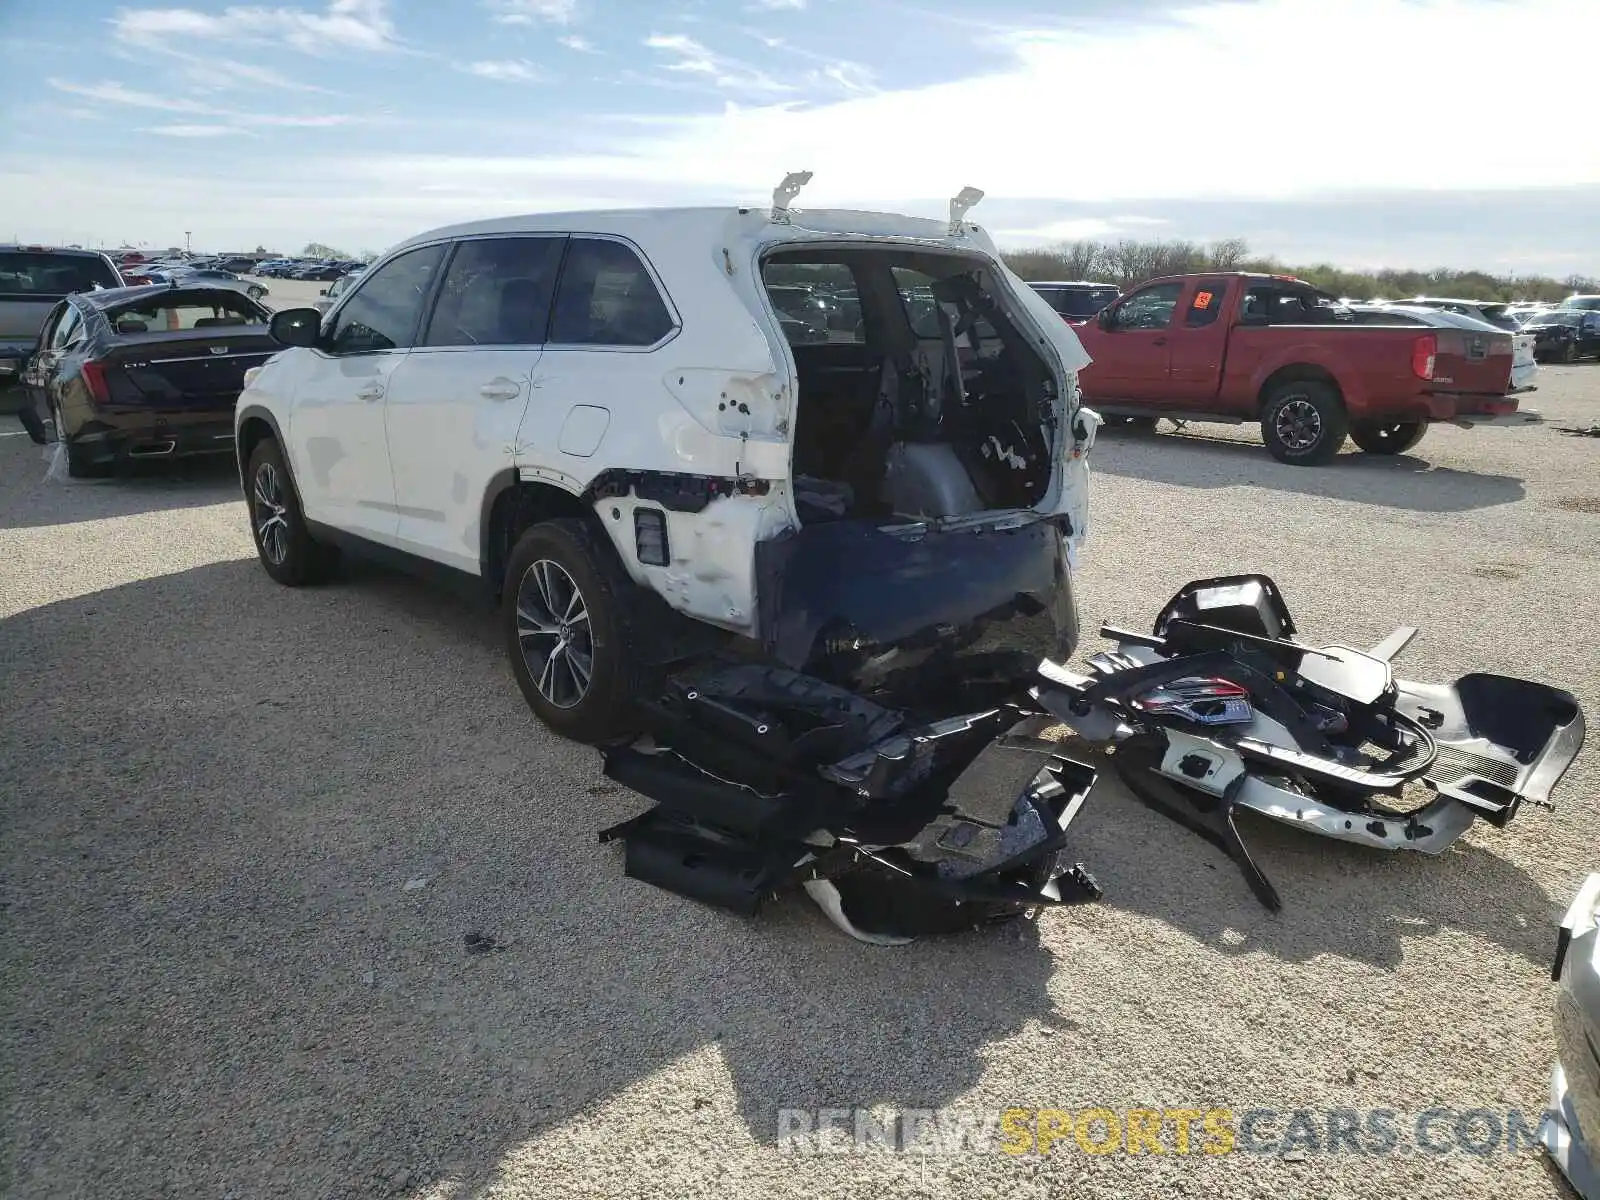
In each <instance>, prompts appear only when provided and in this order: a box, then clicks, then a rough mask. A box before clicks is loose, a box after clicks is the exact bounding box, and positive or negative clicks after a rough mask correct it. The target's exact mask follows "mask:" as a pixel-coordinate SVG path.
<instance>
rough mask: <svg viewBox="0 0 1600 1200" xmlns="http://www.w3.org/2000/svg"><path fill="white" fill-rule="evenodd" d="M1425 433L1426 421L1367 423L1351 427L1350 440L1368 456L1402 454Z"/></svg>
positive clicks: (1426, 428)
mask: <svg viewBox="0 0 1600 1200" xmlns="http://www.w3.org/2000/svg"><path fill="white" fill-rule="evenodd" d="M1427 432H1428V423H1427V422H1426V421H1390V422H1387V423H1384V422H1369V423H1364V424H1360V425H1354V426H1352V427H1351V429H1350V439H1351V441H1353V442H1355V444H1356V445H1358V446H1360V447H1361V448H1362V449H1363V450H1365V451H1366V452H1367V453H1368V454H1404V453H1405V452H1406V451H1407V450H1409V449H1411V448H1412V447H1413V446H1415V445H1416V444H1417V443H1418V442H1420V441H1421V440H1422V435H1423V434H1425V433H1427Z"/></svg>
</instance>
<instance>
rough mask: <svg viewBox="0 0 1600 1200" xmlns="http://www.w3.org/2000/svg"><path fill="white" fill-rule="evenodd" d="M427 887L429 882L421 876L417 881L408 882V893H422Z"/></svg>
mask: <svg viewBox="0 0 1600 1200" xmlns="http://www.w3.org/2000/svg"><path fill="white" fill-rule="evenodd" d="M427 886H428V881H427V880H426V879H424V878H423V877H422V876H420V875H419V876H417V877H416V878H415V879H408V880H406V891H408V892H416V891H421V890H422V889H423V888H425V887H427Z"/></svg>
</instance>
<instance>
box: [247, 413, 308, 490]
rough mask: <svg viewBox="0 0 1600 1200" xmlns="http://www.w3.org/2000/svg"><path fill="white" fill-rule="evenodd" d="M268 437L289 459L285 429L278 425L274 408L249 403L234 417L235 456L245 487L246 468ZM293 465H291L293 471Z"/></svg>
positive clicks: (286, 459) (285, 459)
mask: <svg viewBox="0 0 1600 1200" xmlns="http://www.w3.org/2000/svg"><path fill="white" fill-rule="evenodd" d="M267 438H271V439H272V440H273V441H275V442H277V443H278V448H279V449H280V450H281V451H282V452H283V458H284V461H285V462H288V461H289V445H288V443H287V442H285V441H284V438H283V430H282V429H281V428H280V427H279V425H278V418H277V417H275V416H274V415H273V414H272V410H271V409H268V408H264V407H263V406H261V405H259V404H248V405H246V406H245V407H243V408H241V409H240V410H239V412H238V414H237V415H236V416H235V417H234V422H233V456H234V460H235V462H236V463H237V464H238V467H239V486H240V487H241V488H243V487H245V486H246V485H245V478H244V474H245V469H246V468H247V467H249V465H250V456H251V455H252V454H254V453H255V450H256V447H257V446H259V445H260V444H261V443H262V442H263V441H265V440H266V439H267ZM293 470H294V468H293V466H291V467H290V471H291V473H292V472H293Z"/></svg>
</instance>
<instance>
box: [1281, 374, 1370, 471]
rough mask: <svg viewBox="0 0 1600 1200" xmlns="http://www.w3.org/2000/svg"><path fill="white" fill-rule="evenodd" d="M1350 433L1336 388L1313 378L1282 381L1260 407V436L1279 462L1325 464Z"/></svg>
mask: <svg viewBox="0 0 1600 1200" xmlns="http://www.w3.org/2000/svg"><path fill="white" fill-rule="evenodd" d="M1349 432H1350V416H1349V414H1348V413H1346V412H1345V409H1344V400H1343V399H1342V398H1341V397H1340V395H1339V393H1338V391H1337V389H1335V388H1334V387H1332V386H1331V385H1329V384H1326V383H1319V382H1318V381H1317V380H1314V379H1294V380H1290V381H1289V382H1288V383H1280V384H1279V385H1278V386H1277V387H1275V388H1273V389H1272V391H1271V392H1269V393H1268V394H1267V399H1266V403H1265V404H1263V405H1262V406H1261V438H1262V440H1263V441H1264V442H1266V444H1267V450H1268V452H1269V453H1271V455H1272V457H1273V458H1275V459H1277V460H1278V461H1279V462H1285V463H1290V464H1292V465H1294V466H1297V467H1320V466H1324V465H1326V464H1328V463H1330V462H1332V461H1333V459H1334V456H1335V455H1337V454H1338V453H1339V448H1340V447H1341V446H1343V445H1344V440H1345V438H1346V436H1348V434H1349Z"/></svg>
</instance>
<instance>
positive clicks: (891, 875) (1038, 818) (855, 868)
mask: <svg viewBox="0 0 1600 1200" xmlns="http://www.w3.org/2000/svg"><path fill="white" fill-rule="evenodd" d="M648 709H649V714H650V725H651V729H652V737H651V739H650V740H649V741H648V742H647V743H636V744H635V745H633V746H629V747H622V748H614V749H611V750H609V751H607V752H606V756H605V757H606V764H605V771H606V775H607V776H608V777H609V778H611V779H614V780H616V781H617V782H619V783H622V784H624V785H626V786H627V787H629V788H631V789H633V790H635V791H638V792H641V793H642V794H644V795H646V796H648V797H650V798H651V799H652V800H654V801H655V806H654V807H653V808H651V809H649V810H647V811H646V812H644V813H641V814H640V815H638V816H636V817H633V818H631V819H630V820H628V821H625V822H623V823H622V824H620V825H616V826H613V827H612V828H610V829H607V830H604V831H602V833H601V834H600V840H601V841H603V842H605V841H611V840H614V839H620V840H622V841H623V843H624V845H625V847H626V850H625V857H624V864H625V865H624V870H625V872H626V874H627V875H628V876H629V877H630V878H634V879H639V880H642V881H645V882H648V883H653V884H655V885H657V886H659V887H662V888H665V889H667V890H669V891H672V892H676V893H678V894H680V895H683V896H687V897H690V898H692V899H696V900H700V901H702V902H704V903H708V904H712V905H716V906H718V907H721V908H727V909H730V910H732V911H734V912H738V913H742V914H745V915H753V914H755V913H756V912H758V911H759V909H760V908H761V906H762V904H763V902H764V901H765V900H766V899H767V898H768V897H769V896H771V895H772V894H773V893H775V892H777V891H780V890H782V889H784V888H786V887H790V886H794V885H797V884H799V885H804V886H805V888H806V890H807V891H808V892H809V893H810V894H811V895H812V897H813V898H814V899H815V900H817V902H818V903H819V904H820V905H821V907H822V908H823V910H824V911H825V912H827V913H828V915H829V917H830V919H832V920H833V921H834V922H835V924H837V925H839V927H840V928H842V929H844V930H845V931H846V932H847V933H850V934H851V935H852V936H854V937H858V938H860V939H861V940H864V941H870V942H876V943H883V942H891V943H892V942H898V941H903V940H906V939H908V938H911V937H916V936H919V935H923V934H934V933H945V932H954V931H956V930H959V929H964V928H973V927H977V926H981V925H985V924H989V923H992V922H994V921H999V920H1005V919H1008V918H1011V917H1016V916H1020V915H1022V914H1024V913H1026V912H1027V911H1029V910H1031V909H1034V908H1038V907H1041V906H1045V905H1057V904H1068V903H1081V902H1083V901H1086V900H1093V899H1097V898H1098V896H1099V889H1098V887H1097V886H1096V885H1095V883H1094V880H1093V879H1092V878H1091V877H1090V876H1089V875H1088V874H1087V873H1086V872H1085V871H1084V870H1083V869H1082V868H1081V867H1080V866H1075V865H1074V866H1068V865H1066V864H1065V861H1064V858H1063V852H1064V850H1065V848H1066V846H1067V842H1068V834H1067V830H1068V827H1069V826H1070V825H1071V823H1072V820H1073V818H1074V817H1075V816H1076V815H1077V813H1078V811H1079V809H1080V808H1081V806H1082V804H1083V802H1084V799H1085V798H1086V797H1087V795H1088V793H1089V790H1090V789H1091V788H1092V787H1093V785H1094V781H1095V777H1096V773H1095V771H1094V770H1093V769H1092V768H1090V767H1088V766H1085V765H1083V764H1081V763H1076V762H1072V761H1070V760H1068V759H1066V758H1063V757H1061V756H1060V755H1058V754H1056V753H1054V744H1053V743H1044V742H1039V741H1037V740H1036V739H1034V738H1032V737H1030V736H1029V735H1028V732H1027V726H1028V721H1027V719H1026V714H1025V713H1024V712H1023V711H1022V710H1021V709H1018V708H1015V707H1012V706H1000V707H996V708H992V709H985V710H982V711H979V712H973V713H967V714H963V715H960V716H956V717H951V718H947V719H944V720H940V721H935V722H929V723H915V722H912V721H909V720H907V719H906V717H905V716H904V715H903V714H901V713H898V712H895V711H892V710H889V709H886V708H883V707H880V706H878V705H876V704H874V703H872V702H871V701H868V700H864V699H862V698H860V697H858V696H855V695H852V694H850V693H848V692H845V691H843V690H842V689H838V688H835V687H832V686H830V685H828V684H825V683H823V682H821V681H819V680H817V679H815V678H813V677H810V676H804V675H800V674H798V673H796V672H793V671H789V670H786V669H783V668H777V667H766V666H753V665H733V664H730V665H725V666H718V667H713V668H710V669H708V670H704V671H701V672H698V673H696V674H694V675H693V676H692V677H690V678H687V679H680V680H676V681H674V682H673V684H672V685H671V686H670V687H669V689H668V693H667V695H666V696H665V697H664V698H663V700H662V702H660V703H659V704H654V705H650V706H648ZM734 781H738V782H734Z"/></svg>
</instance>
